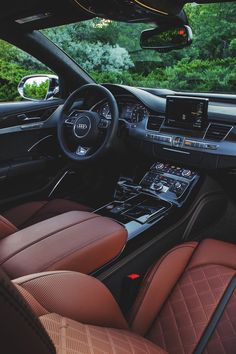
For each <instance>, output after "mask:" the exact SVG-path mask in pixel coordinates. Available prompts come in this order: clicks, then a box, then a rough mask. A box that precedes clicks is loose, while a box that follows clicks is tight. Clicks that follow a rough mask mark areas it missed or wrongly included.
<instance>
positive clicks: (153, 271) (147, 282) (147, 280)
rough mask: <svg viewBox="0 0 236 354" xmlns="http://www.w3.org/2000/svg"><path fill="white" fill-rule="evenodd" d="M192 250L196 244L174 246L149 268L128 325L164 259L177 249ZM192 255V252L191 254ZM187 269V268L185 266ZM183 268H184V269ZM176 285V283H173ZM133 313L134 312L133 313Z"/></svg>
mask: <svg viewBox="0 0 236 354" xmlns="http://www.w3.org/2000/svg"><path fill="white" fill-rule="evenodd" d="M186 247H187V248H193V249H194V250H196V248H197V247H198V244H197V243H196V245H195V246H193V245H190V244H188V245H179V246H176V247H175V248H172V249H171V250H170V251H168V252H167V253H165V254H164V255H163V256H162V257H161V259H160V260H159V261H158V262H157V263H156V264H155V265H154V266H153V267H152V268H151V270H150V272H149V273H148V274H147V276H146V277H145V278H144V284H143V285H142V287H141V289H140V290H139V296H138V297H137V299H136V301H135V304H134V306H133V310H132V312H131V315H130V321H129V322H130V323H132V322H133V321H134V319H135V317H136V315H137V313H138V311H139V310H140V308H141V306H142V302H143V301H144V298H145V296H146V294H147V292H148V290H149V288H150V286H151V285H152V279H153V278H154V276H155V274H156V272H157V271H158V268H159V267H160V265H161V264H162V263H163V262H164V261H165V259H166V258H167V257H168V256H170V255H171V253H173V252H175V251H176V250H178V249H181V248H186ZM193 253H194V252H193ZM192 256H193V254H192V255H191V257H190V258H189V261H188V264H189V262H190V260H191V258H192ZM186 267H187V266H186ZM186 267H185V268H186ZM177 281H178V279H177V280H176V282H177ZM175 284H176V283H175ZM175 284H173V287H174V286H175ZM133 311H134V312H133Z"/></svg>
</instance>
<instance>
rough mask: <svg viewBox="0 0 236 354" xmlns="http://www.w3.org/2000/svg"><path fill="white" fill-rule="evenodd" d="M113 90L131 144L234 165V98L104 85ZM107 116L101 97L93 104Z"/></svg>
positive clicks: (196, 161) (166, 156)
mask: <svg viewBox="0 0 236 354" xmlns="http://www.w3.org/2000/svg"><path fill="white" fill-rule="evenodd" d="M106 87H107V88H108V89H109V90H110V91H111V92H112V93H113V94H114V96H115V97H116V100H117V104H118V108H119V119H120V121H121V122H123V125H125V128H126V132H127V134H126V136H127V138H128V139H129V142H130V144H131V145H132V144H133V146H134V147H135V150H136V151H137V149H139V150H140V152H142V153H144V154H146V155H148V156H149V157H150V158H155V159H156V158H158V159H163V160H164V161H169V162H175V163H178V164H181V163H183V164H188V165H189V166H193V167H196V166H197V167H198V168H199V167H203V168H206V169H217V168H235V167H236V98H235V97H234V100H235V101H234V100H220V99H219V100H217V99H215V98H214V99H212V98H211V97H210V96H209V98H208V97H206V95H203V96H202V97H201V96H199V95H196V96H194V95H193V96H191V95H189V94H188V95H186V94H183V95H180V94H179V93H178V94H177V93H174V92H170V93H169V92H168V93H167V94H166V95H165V96H164V97H163V96H162V97H161V96H159V92H157V93H156V94H155V93H150V92H148V91H147V90H144V89H137V88H133V87H128V86H119V85H111V84H109V85H106ZM91 110H94V111H96V112H97V113H99V114H100V115H102V116H104V117H105V118H107V119H110V118H111V114H110V108H109V105H108V103H107V102H106V101H105V100H100V101H98V102H97V103H95V105H93V106H92V107H91Z"/></svg>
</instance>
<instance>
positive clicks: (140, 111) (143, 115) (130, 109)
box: [93, 99, 149, 123]
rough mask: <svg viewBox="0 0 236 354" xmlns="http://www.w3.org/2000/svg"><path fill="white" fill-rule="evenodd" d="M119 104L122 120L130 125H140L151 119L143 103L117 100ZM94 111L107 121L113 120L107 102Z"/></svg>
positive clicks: (97, 106) (96, 107)
mask: <svg viewBox="0 0 236 354" xmlns="http://www.w3.org/2000/svg"><path fill="white" fill-rule="evenodd" d="M117 104H118V108H119V116H120V119H124V120H126V121H127V122H129V123H139V122H142V121H143V120H144V119H147V118H148V117H149V111H148V110H147V108H146V107H145V106H144V105H143V104H142V103H139V102H136V101H128V100H127V101H126V100H119V99H117ZM93 110H94V111H96V112H97V113H99V114H100V115H102V116H103V117H105V118H106V119H111V112H110V107H109V104H108V103H107V102H103V103H101V104H98V105H96V106H95V107H94V108H93Z"/></svg>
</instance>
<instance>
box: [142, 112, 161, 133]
mask: <svg viewBox="0 0 236 354" xmlns="http://www.w3.org/2000/svg"><path fill="white" fill-rule="evenodd" d="M150 117H158V118H162V119H163V121H162V123H161V125H160V129H159V130H151V129H148V128H147V125H148V120H149V118H150ZM164 122H165V117H164V116H158V115H154V114H149V116H148V118H147V121H146V125H145V130H146V131H148V132H157V133H159V132H160V131H161V129H162V126H163V125H164Z"/></svg>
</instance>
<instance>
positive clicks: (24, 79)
mask: <svg viewBox="0 0 236 354" xmlns="http://www.w3.org/2000/svg"><path fill="white" fill-rule="evenodd" d="M58 94H59V83H58V78H57V76H56V75H55V74H54V73H53V72H52V71H51V70H50V69H48V68H47V67H46V66H45V65H44V64H42V63H41V62H40V61H38V60H37V59H35V58H34V57H32V56H31V55H29V54H27V53H25V52H23V51H22V50H20V49H18V48H17V47H15V46H13V45H11V44H9V43H7V42H5V41H3V40H0V103H1V102H13V101H21V100H25V99H31V100H45V99H52V98H54V97H57V96H58Z"/></svg>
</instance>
